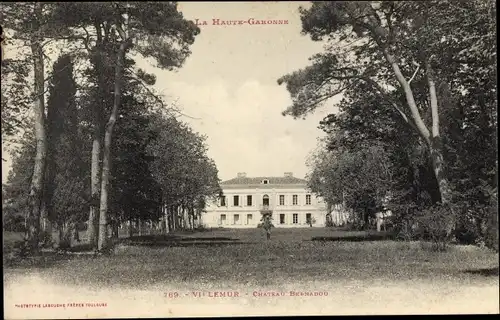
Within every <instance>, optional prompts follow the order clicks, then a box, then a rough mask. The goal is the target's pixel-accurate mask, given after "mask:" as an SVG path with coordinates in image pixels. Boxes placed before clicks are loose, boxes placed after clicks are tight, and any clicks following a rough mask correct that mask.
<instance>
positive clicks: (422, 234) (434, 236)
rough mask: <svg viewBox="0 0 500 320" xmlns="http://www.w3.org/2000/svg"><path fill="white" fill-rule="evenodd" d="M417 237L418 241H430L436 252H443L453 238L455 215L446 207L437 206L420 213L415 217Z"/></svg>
mask: <svg viewBox="0 0 500 320" xmlns="http://www.w3.org/2000/svg"><path fill="white" fill-rule="evenodd" d="M415 221H416V222H417V224H418V227H417V228H416V230H415V231H416V234H417V237H418V238H420V240H430V241H432V243H433V247H434V249H435V250H437V251H444V250H446V248H447V245H448V243H449V242H450V241H451V240H452V237H453V236H454V234H453V231H454V229H455V221H456V217H455V214H454V213H453V212H452V210H450V208H449V207H448V206H442V205H440V204H437V205H435V206H432V207H430V208H428V209H424V210H422V212H421V213H420V214H419V215H418V216H417V217H416V219H415Z"/></svg>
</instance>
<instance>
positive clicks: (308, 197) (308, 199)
mask: <svg viewBox="0 0 500 320" xmlns="http://www.w3.org/2000/svg"><path fill="white" fill-rule="evenodd" d="M306 205H308V206H310V205H311V195H310V194H306Z"/></svg>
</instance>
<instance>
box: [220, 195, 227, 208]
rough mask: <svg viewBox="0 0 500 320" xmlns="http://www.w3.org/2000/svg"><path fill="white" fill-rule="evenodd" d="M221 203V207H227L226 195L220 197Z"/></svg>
mask: <svg viewBox="0 0 500 320" xmlns="http://www.w3.org/2000/svg"><path fill="white" fill-rule="evenodd" d="M220 205H221V207H225V206H226V196H222V197H221V198H220Z"/></svg>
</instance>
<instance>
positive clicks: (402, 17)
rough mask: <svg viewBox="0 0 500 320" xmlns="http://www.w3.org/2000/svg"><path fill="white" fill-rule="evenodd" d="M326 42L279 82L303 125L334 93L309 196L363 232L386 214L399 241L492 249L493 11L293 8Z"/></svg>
mask: <svg viewBox="0 0 500 320" xmlns="http://www.w3.org/2000/svg"><path fill="white" fill-rule="evenodd" d="M301 15H302V26H303V32H304V33H306V34H308V35H310V36H311V38H312V39H313V40H315V41H321V40H324V41H326V43H327V45H326V46H325V48H326V50H325V52H323V53H320V54H317V55H315V56H314V57H313V58H312V65H311V66H309V67H306V68H305V69H302V70H299V71H296V72H294V73H291V74H289V75H286V76H284V77H282V78H281V79H280V80H279V83H284V84H286V86H287V89H288V91H289V92H290V94H291V96H292V98H293V105H292V106H290V107H289V108H288V109H287V110H286V111H285V114H289V115H292V116H294V117H300V116H304V115H305V114H307V113H309V112H311V111H313V110H315V109H316V108H317V107H318V106H321V105H324V104H325V103H324V102H325V101H330V100H329V99H330V98H331V97H333V96H335V95H337V94H339V93H342V94H343V97H342V99H341V101H340V102H339V103H337V105H336V106H337V107H338V108H339V112H338V113H336V114H331V115H329V116H327V117H326V118H325V119H324V120H323V121H322V122H321V127H322V128H323V130H324V131H325V132H326V133H327V139H326V141H325V143H324V145H322V146H321V147H320V149H319V150H318V151H317V152H316V153H315V154H313V157H312V158H311V161H310V168H311V172H310V174H309V182H310V187H311V188H312V189H313V190H314V191H316V192H318V193H319V194H321V195H322V196H324V197H325V198H326V199H327V200H328V202H329V203H330V204H344V205H345V206H346V207H347V208H348V209H349V210H352V211H353V212H354V213H355V217H354V220H355V222H356V226H355V227H361V228H363V227H367V226H368V222H369V220H370V218H372V217H373V216H374V215H375V213H377V212H381V211H384V210H390V211H392V214H393V217H392V218H393V223H394V227H395V231H396V232H397V233H398V234H399V235H400V236H401V237H403V238H405V239H422V238H426V239H429V238H431V239H433V240H434V241H435V242H436V243H443V244H446V243H447V242H449V241H451V240H453V239H455V240H458V241H459V242H462V243H476V244H486V245H487V246H489V247H493V248H496V249H497V250H498V210H497V180H498V173H497V172H498V171H497V153H496V145H497V135H496V132H497V107H496V105H497V91H496V86H497V83H496V47H495V41H496V40H495V39H496V31H495V30H496V29H495V28H496V18H495V17H496V7H495V3H494V2H493V1H488V0H474V1H458V2H457V1H427V2H419V1H377V2H350V1H335V2H321V3H319V2H318V3H314V4H313V5H312V7H311V8H309V9H307V10H306V9H302V10H301Z"/></svg>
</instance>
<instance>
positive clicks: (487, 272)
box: [465, 267, 499, 277]
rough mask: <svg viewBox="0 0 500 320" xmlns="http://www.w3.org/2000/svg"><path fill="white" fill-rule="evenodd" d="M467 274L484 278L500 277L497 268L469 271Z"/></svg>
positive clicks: (466, 271)
mask: <svg viewBox="0 0 500 320" xmlns="http://www.w3.org/2000/svg"><path fill="white" fill-rule="evenodd" d="M465 273H470V274H475V275H480V276H483V277H498V276H499V274H498V273H499V270H498V267H496V268H483V269H468V270H465Z"/></svg>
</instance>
